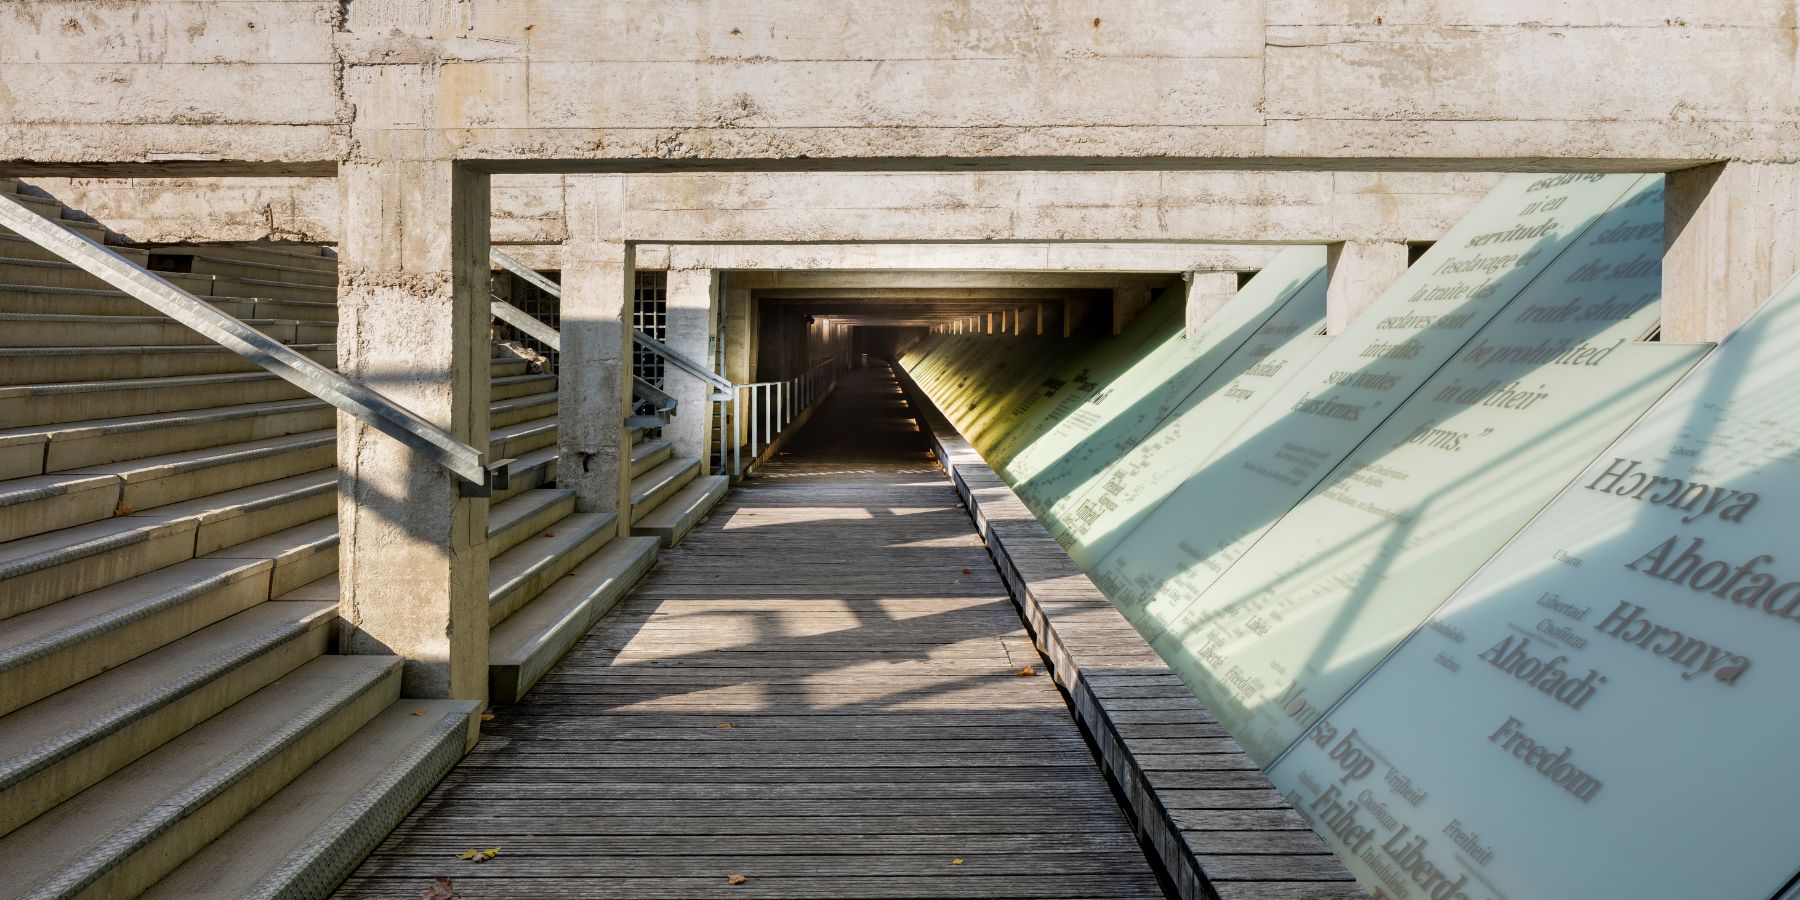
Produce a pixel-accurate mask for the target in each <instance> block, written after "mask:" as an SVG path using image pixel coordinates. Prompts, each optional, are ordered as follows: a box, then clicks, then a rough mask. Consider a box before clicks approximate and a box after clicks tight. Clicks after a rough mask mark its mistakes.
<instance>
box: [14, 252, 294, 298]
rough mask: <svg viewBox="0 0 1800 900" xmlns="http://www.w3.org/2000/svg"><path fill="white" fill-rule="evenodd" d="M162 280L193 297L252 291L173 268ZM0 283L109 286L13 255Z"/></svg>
mask: <svg viewBox="0 0 1800 900" xmlns="http://www.w3.org/2000/svg"><path fill="white" fill-rule="evenodd" d="M157 274H158V275H159V276H161V277H162V278H163V279H164V280H165V281H168V282H169V283H171V284H173V285H175V286H177V287H179V288H181V289H182V290H184V291H187V292H188V293H190V294H193V295H195V296H197V297H212V296H220V297H247V296H257V295H255V294H242V293H230V292H223V293H221V292H218V291H215V290H214V289H215V288H216V287H218V283H217V282H215V281H214V279H213V277H212V276H210V275H179V274H176V273H173V272H158V273H157ZM0 284H7V285H11V284H21V285H36V286H38V287H67V288H87V289H89V290H112V289H113V286H112V285H110V284H107V283H106V282H104V281H102V280H100V279H99V278H96V277H94V276H93V275H89V274H88V273H87V271H86V270H85V269H82V268H80V267H78V266H76V265H75V264H74V263H66V262H55V261H51V260H43V259H17V258H14V257H0ZM280 299H288V300H317V299H320V298H319V297H318V296H316V295H307V296H293V297H282V298H280Z"/></svg>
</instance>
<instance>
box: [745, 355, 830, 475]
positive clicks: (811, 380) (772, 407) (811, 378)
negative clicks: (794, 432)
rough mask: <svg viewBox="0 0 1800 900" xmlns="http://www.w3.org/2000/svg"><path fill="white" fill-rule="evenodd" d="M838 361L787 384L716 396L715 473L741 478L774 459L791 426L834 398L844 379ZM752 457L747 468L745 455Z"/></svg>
mask: <svg viewBox="0 0 1800 900" xmlns="http://www.w3.org/2000/svg"><path fill="white" fill-rule="evenodd" d="M843 369H844V367H843V364H842V362H841V361H839V360H838V358H837V357H835V356H834V357H832V358H830V359H827V360H826V361H824V362H822V363H819V364H818V365H816V366H814V367H812V369H810V370H809V371H807V372H806V373H805V374H802V375H799V376H796V377H794V378H789V379H787V380H785V381H757V382H752V383H750V384H740V385H735V386H734V389H733V390H732V391H731V392H729V393H728V394H714V395H713V404H714V409H715V412H716V414H717V419H718V422H719V427H718V428H717V429H715V433H716V435H717V437H716V439H715V441H714V442H713V455H714V459H716V460H717V463H716V467H715V470H714V471H715V473H716V474H724V473H727V472H728V473H730V474H731V476H732V477H734V478H736V477H742V476H743V475H745V474H747V473H748V472H749V470H750V469H753V468H755V467H756V466H757V465H758V464H760V463H761V462H763V460H764V459H766V458H767V457H768V456H769V455H770V454H772V453H773V452H774V451H775V450H776V449H777V445H778V443H779V442H780V440H781V438H782V437H783V436H785V434H786V433H787V429H788V428H789V426H791V425H794V424H795V423H796V422H798V421H800V419H802V418H803V417H804V416H805V415H806V414H807V413H808V412H810V411H811V410H812V408H813V407H814V406H816V405H817V404H818V402H819V401H820V400H823V399H825V396H826V395H827V394H829V393H831V389H832V388H833V387H835V386H836V385H837V379H838V376H839V375H841V374H843ZM746 450H747V451H748V455H749V457H750V463H749V467H748V468H746V466H745V464H744V456H745V451H746Z"/></svg>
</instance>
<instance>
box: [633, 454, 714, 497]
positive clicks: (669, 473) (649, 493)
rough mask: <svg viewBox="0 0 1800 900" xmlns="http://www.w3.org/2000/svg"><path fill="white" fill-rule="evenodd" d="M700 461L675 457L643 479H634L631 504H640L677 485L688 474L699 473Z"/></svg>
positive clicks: (646, 473) (646, 474)
mask: <svg viewBox="0 0 1800 900" xmlns="http://www.w3.org/2000/svg"><path fill="white" fill-rule="evenodd" d="M699 470H700V460H698V459H695V458H692V457H679V456H678V457H675V458H673V459H670V460H668V461H667V462H664V463H663V464H662V465H659V466H657V467H656V468H654V469H651V470H650V471H648V472H645V473H644V475H643V477H642V478H634V479H632V482H631V504H632V506H634V507H635V506H636V505H637V504H639V503H643V502H644V501H646V500H648V499H650V498H651V497H654V496H656V495H657V494H659V493H661V492H663V491H665V490H667V489H668V486H669V485H671V484H674V483H676V482H677V481H679V480H680V479H681V478H683V477H684V476H685V475H686V474H687V473H688V472H698V471H699Z"/></svg>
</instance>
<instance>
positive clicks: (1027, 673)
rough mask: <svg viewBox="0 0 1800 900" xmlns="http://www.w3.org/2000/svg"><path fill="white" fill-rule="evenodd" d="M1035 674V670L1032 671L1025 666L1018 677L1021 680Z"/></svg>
mask: <svg viewBox="0 0 1800 900" xmlns="http://www.w3.org/2000/svg"><path fill="white" fill-rule="evenodd" d="M1036 674H1037V670H1036V669H1033V668H1032V667H1030V666H1026V667H1025V668H1023V669H1020V670H1019V676H1020V677H1022V678H1029V677H1031V676H1033V675H1036Z"/></svg>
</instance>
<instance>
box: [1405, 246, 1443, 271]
mask: <svg viewBox="0 0 1800 900" xmlns="http://www.w3.org/2000/svg"><path fill="white" fill-rule="evenodd" d="M1435 243H1437V241H1407V242H1406V264H1407V265H1409V266H1410V265H1412V264H1413V263H1416V262H1418V261H1419V257H1421V256H1424V255H1425V251H1427V250H1430V249H1431V245H1433V244H1435Z"/></svg>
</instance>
